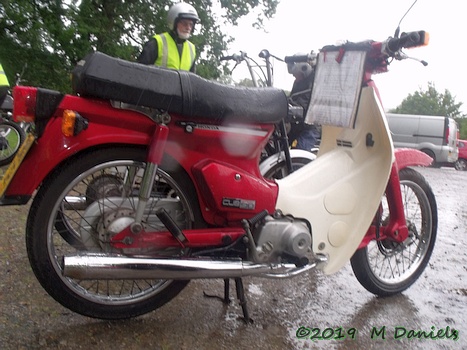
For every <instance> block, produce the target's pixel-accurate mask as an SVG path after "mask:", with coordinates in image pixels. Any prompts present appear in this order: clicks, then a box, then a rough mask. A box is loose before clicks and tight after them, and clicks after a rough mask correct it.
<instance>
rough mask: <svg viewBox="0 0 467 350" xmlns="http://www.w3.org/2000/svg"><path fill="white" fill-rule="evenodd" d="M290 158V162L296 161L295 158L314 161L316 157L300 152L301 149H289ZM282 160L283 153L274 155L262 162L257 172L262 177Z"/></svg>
mask: <svg viewBox="0 0 467 350" xmlns="http://www.w3.org/2000/svg"><path fill="white" fill-rule="evenodd" d="M290 158H291V159H292V160H293V159H297V158H304V159H308V160H310V161H313V160H315V159H316V155H315V154H313V153H311V152H308V151H305V150H302V149H291V150H290ZM284 160H285V154H284V152H280V153H275V154H273V155H272V156H269V157H268V158H266V159H265V160H263V161H262V162H261V163H260V165H259V170H260V172H261V175H263V176H264V174H266V173H267V172H268V171H269V170H270V169H271V168H273V167H274V166H275V165H276V164H278V163H280V162H282V161H284Z"/></svg>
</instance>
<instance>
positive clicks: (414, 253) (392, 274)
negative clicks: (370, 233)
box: [351, 168, 438, 296]
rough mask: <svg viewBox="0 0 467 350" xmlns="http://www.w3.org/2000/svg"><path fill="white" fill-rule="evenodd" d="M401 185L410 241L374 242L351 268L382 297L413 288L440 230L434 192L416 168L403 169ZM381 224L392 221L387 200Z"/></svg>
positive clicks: (363, 251) (359, 255) (362, 281)
mask: <svg viewBox="0 0 467 350" xmlns="http://www.w3.org/2000/svg"><path fill="white" fill-rule="evenodd" d="M399 176H400V185H401V192H402V201H403V206H404V212H405V218H406V221H407V227H408V229H409V236H408V238H407V239H406V240H405V241H404V242H402V243H397V242H394V241H392V240H389V239H386V240H382V241H371V242H370V243H369V244H368V246H367V247H365V248H361V249H359V250H357V251H356V252H355V254H354V255H353V257H352V258H351V265H352V269H353V271H354V274H355V276H356V277H357V279H358V281H359V282H360V283H361V285H362V286H363V287H365V289H367V290H368V291H369V292H371V293H373V294H376V295H378V296H390V295H393V294H397V293H400V292H402V291H404V290H406V289H407V288H409V287H410V286H411V285H412V284H413V283H414V282H415V281H416V280H417V279H418V277H420V275H421V274H422V272H423V270H424V269H425V267H426V266H427V264H428V261H429V260H430V257H431V253H432V251H433V247H434V244H435V240H436V232H437V228H438V212H437V207H436V200H435V196H434V194H433V191H432V189H431V188H430V186H429V184H428V183H427V182H426V180H425V179H424V177H423V176H422V175H421V174H420V173H418V172H416V171H415V170H413V169H410V168H405V169H403V170H401V172H400V174H399ZM382 207H383V213H382V215H381V225H384V224H385V223H386V222H388V220H389V215H390V213H389V211H388V209H387V203H386V200H385V198H384V199H383V202H382Z"/></svg>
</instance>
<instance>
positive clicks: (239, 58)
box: [220, 51, 248, 63]
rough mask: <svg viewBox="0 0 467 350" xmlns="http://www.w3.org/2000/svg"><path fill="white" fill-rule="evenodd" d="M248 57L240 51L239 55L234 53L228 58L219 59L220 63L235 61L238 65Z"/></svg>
mask: <svg viewBox="0 0 467 350" xmlns="http://www.w3.org/2000/svg"><path fill="white" fill-rule="evenodd" d="M246 57H248V56H247V54H246V52H243V51H240V54H236V53H234V54H233V55H229V56H222V57H221V58H220V60H221V61H230V60H232V61H235V62H237V63H240V62H241V61H244V60H245V58H246Z"/></svg>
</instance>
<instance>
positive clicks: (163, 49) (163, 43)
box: [154, 33, 196, 71]
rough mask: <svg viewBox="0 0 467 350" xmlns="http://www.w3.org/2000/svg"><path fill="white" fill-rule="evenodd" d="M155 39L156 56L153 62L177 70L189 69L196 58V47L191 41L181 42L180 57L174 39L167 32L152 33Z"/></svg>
mask: <svg viewBox="0 0 467 350" xmlns="http://www.w3.org/2000/svg"><path fill="white" fill-rule="evenodd" d="M154 38H155V39H156V41H157V50H158V51H157V52H158V57H157V59H156V62H154V64H155V65H156V66H160V67H166V68H171V69H178V70H188V71H189V70H190V68H191V66H192V65H193V62H194V61H195V58H196V49H195V45H193V43H191V42H189V41H188V40H185V42H184V43H183V50H182V57H180V55H179V53H178V49H177V44H176V43H175V40H174V39H173V38H172V36H171V35H170V34H169V33H162V34H156V35H154Z"/></svg>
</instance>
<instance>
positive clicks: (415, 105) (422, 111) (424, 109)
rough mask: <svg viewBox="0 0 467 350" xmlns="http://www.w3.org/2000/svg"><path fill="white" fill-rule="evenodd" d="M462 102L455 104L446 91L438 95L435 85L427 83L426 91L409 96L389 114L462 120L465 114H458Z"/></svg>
mask: <svg viewBox="0 0 467 350" xmlns="http://www.w3.org/2000/svg"><path fill="white" fill-rule="evenodd" d="M461 106H462V102H459V103H456V102H455V99H454V97H453V96H452V95H451V93H450V92H449V91H448V90H445V91H444V93H439V92H438V91H437V90H436V88H435V85H434V84H433V83H432V82H431V83H428V89H427V90H426V91H424V90H422V89H421V88H420V90H419V91H416V92H414V93H413V94H409V95H408V96H407V97H406V98H405V99H404V100H403V101H402V103H401V104H400V105H399V106H398V107H397V108H395V109H393V110H391V113H400V114H419V115H444V116H447V117H451V118H464V117H466V115H465V114H462V113H461V112H460V107H461Z"/></svg>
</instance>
